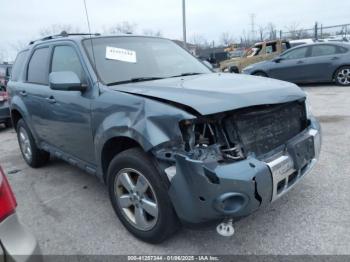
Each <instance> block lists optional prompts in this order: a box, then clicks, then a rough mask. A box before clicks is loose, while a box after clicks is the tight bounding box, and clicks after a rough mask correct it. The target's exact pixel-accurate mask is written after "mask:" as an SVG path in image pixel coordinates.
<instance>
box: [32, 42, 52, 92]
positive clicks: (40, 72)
mask: <svg viewBox="0 0 350 262" xmlns="http://www.w3.org/2000/svg"><path fill="white" fill-rule="evenodd" d="M48 56H49V48H48V47H45V48H39V49H36V50H35V51H34V54H33V55H32V58H31V59H30V61H29V65H28V76H27V80H28V82H30V83H35V84H43V85H48V84H49V75H48V67H47V64H48Z"/></svg>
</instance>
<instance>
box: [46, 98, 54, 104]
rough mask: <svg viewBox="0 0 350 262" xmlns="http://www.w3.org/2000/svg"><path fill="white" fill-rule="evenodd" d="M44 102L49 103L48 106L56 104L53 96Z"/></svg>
mask: <svg viewBox="0 0 350 262" xmlns="http://www.w3.org/2000/svg"><path fill="white" fill-rule="evenodd" d="M45 100H46V101H47V102H49V103H50V104H54V103H56V99H55V98H54V97H53V96H50V97H46V98H45Z"/></svg>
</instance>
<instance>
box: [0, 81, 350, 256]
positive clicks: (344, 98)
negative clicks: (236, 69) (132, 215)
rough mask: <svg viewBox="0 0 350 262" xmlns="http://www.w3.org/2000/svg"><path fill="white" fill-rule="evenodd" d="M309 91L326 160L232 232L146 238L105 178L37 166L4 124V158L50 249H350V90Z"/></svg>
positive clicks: (0, 144)
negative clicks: (136, 232)
mask: <svg viewBox="0 0 350 262" xmlns="http://www.w3.org/2000/svg"><path fill="white" fill-rule="evenodd" d="M303 89H305V90H306V92H307V93H308V94H309V98H310V103H311V105H312V111H313V113H314V114H315V115H316V116H317V117H318V119H319V120H320V121H321V124H322V128H323V148H322V154H321V159H320V162H319V164H318V165H317V167H316V168H315V169H314V171H313V172H312V173H311V174H310V175H308V176H307V177H305V179H304V180H303V181H302V182H301V183H299V185H298V186H296V187H295V188H294V189H292V190H291V191H290V192H289V193H288V194H287V195H285V196H283V197H282V198H281V199H280V200H278V201H276V202H275V203H273V204H272V205H271V206H270V207H269V208H267V209H264V210H260V211H258V212H256V213H254V214H253V215H252V216H250V217H248V218H246V219H243V220H241V221H239V222H237V223H236V224H235V229H236V234H235V235H234V236H233V237H232V238H223V237H220V236H219V235H217V234H216V232H215V229H214V228H208V229H204V230H196V231H194V230H188V229H183V230H182V231H180V232H179V233H178V234H177V235H175V236H174V237H173V238H172V239H170V240H169V241H167V242H166V243H163V244H161V245H149V244H145V243H143V242H140V241H138V240H137V239H135V238H134V237H132V236H131V235H130V234H129V233H128V232H127V231H126V230H125V229H124V227H123V226H122V225H121V223H120V222H119V220H118V219H117V218H116V216H115V214H114V212H113V210H112V207H111V205H110V202H109V198H108V195H107V191H106V188H105V186H104V185H103V184H102V183H100V182H99V180H98V179H97V178H95V177H93V176H91V175H89V174H87V173H84V172H83V171H81V170H79V169H77V168H75V167H72V166H70V165H68V164H66V163H65V162H63V161H60V160H53V161H51V162H50V164H49V165H47V166H45V167H44V168H40V169H32V168H29V167H28V166H27V165H26V164H25V162H24V160H23V159H22V157H21V155H20V151H19V148H18V145H17V140H16V134H15V132H14V131H13V130H9V129H4V128H1V127H0V148H1V150H0V163H1V165H2V166H3V168H4V170H5V172H6V173H8V177H9V180H10V183H11V185H12V187H13V190H14V191H15V194H16V196H17V200H18V209H17V212H18V214H19V216H20V218H21V220H22V222H23V223H25V224H26V225H28V227H29V228H30V230H31V231H32V232H33V233H34V234H35V235H36V237H37V239H38V240H39V243H40V246H41V248H42V250H43V253H44V254H135V253H136V254H152V255H153V254H193V255H195V254H216V255H218V254H259V255H260V254H350V194H349V190H350V147H349V144H350V131H349V130H350V88H342V87H335V86H326V85H323V86H303Z"/></svg>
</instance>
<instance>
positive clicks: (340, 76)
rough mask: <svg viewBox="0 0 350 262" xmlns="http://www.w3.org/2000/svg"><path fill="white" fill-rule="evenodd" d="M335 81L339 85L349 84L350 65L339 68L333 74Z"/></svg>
mask: <svg viewBox="0 0 350 262" xmlns="http://www.w3.org/2000/svg"><path fill="white" fill-rule="evenodd" d="M334 78H335V82H336V84H337V85H340V86H350V66H343V67H341V68H339V69H338V70H337V71H336V72H335V75H334Z"/></svg>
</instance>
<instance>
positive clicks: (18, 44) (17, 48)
mask: <svg viewBox="0 0 350 262" xmlns="http://www.w3.org/2000/svg"><path fill="white" fill-rule="evenodd" d="M29 42H30V40H28V41H23V40H18V41H17V42H15V43H12V44H11V48H12V49H13V50H14V51H15V52H19V51H21V50H22V49H23V48H25V47H26V46H27V45H28V44H29Z"/></svg>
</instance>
